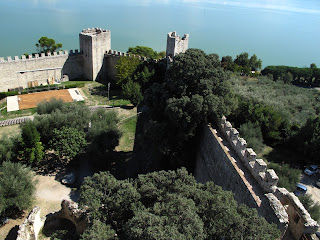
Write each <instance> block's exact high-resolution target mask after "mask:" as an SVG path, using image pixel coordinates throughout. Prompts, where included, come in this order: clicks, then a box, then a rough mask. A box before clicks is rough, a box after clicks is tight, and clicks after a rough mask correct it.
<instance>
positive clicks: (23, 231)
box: [16, 206, 44, 240]
mask: <svg viewBox="0 0 320 240" xmlns="http://www.w3.org/2000/svg"><path fill="white" fill-rule="evenodd" d="M43 224H44V219H41V218H40V207H38V206H36V207H34V208H33V209H32V211H31V212H30V213H29V216H28V217H27V219H26V220H25V221H24V223H23V224H22V225H20V226H19V230H18V235H17V238H16V239H17V240H37V239H38V234H39V232H40V230H41V228H42V226H43Z"/></svg>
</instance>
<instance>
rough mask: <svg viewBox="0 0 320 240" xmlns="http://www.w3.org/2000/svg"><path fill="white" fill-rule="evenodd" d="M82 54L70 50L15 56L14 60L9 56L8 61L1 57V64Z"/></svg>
mask: <svg viewBox="0 0 320 240" xmlns="http://www.w3.org/2000/svg"><path fill="white" fill-rule="evenodd" d="M78 54H81V53H80V52H79V50H78V49H76V50H75V51H73V50H70V52H68V51H59V52H53V53H51V52H48V53H40V54H39V53H36V54H34V55H32V54H29V55H27V56H26V55H22V56H20V57H19V56H14V57H13V58H12V57H11V56H8V57H7V59H5V58H4V57H0V63H7V62H17V61H28V60H35V59H44V58H53V57H62V56H63V57H65V56H69V55H78Z"/></svg>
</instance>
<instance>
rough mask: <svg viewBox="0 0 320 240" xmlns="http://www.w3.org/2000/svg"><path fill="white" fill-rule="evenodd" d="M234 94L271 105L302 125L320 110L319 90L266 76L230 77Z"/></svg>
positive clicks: (292, 121) (289, 119) (291, 121)
mask: <svg viewBox="0 0 320 240" xmlns="http://www.w3.org/2000/svg"><path fill="white" fill-rule="evenodd" d="M232 86H233V89H234V90H235V92H236V94H237V95H239V96H241V97H243V98H244V99H245V100H251V101H253V102H257V103H263V104H265V105H268V106H272V107H273V108H274V109H275V110H276V111H278V112H279V113H280V114H281V115H283V116H286V118H287V119H288V121H289V122H290V123H292V124H298V125H299V126H303V125H304V124H305V123H306V121H307V119H308V118H311V117H316V116H317V115H318V114H319V112H320V102H319V100H320V92H319V91H316V90H311V89H305V88H299V87H296V86H291V85H287V84H283V83H282V82H273V81H270V80H269V79H267V78H266V77H260V78H259V79H258V80H256V81H250V80H246V79H240V78H235V77H233V78H232Z"/></svg>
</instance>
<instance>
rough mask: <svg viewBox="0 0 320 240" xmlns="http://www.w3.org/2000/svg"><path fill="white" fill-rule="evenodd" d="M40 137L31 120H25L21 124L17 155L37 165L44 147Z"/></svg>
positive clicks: (42, 154)
mask: <svg viewBox="0 0 320 240" xmlns="http://www.w3.org/2000/svg"><path fill="white" fill-rule="evenodd" d="M40 138H41V137H40V134H39V132H38V130H37V128H36V125H35V123H34V122H33V121H27V122H26V123H24V124H22V125H21V141H20V146H19V149H20V150H19V157H20V158H21V159H22V160H24V161H26V162H28V164H34V165H37V164H38V163H39V162H40V161H41V160H42V158H43V156H44V147H43V146H42V142H41V141H40Z"/></svg>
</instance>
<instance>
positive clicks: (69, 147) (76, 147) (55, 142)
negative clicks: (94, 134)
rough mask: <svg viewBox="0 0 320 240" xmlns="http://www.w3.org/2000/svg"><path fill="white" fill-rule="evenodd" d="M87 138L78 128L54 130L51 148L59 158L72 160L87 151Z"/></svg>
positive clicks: (50, 143)
mask: <svg viewBox="0 0 320 240" xmlns="http://www.w3.org/2000/svg"><path fill="white" fill-rule="evenodd" d="M85 137H86V134H85V133H84V132H83V131H80V130H78V129H76V128H67V127H63V128H62V129H61V130H60V129H54V130H53V135H52V139H51V140H50V142H49V146H50V148H51V149H53V150H55V153H56V154H57V155H58V156H59V157H61V158H62V157H67V158H69V159H72V158H74V157H75V156H76V155H77V154H79V153H81V152H83V151H84V150H85V148H86V146H87V141H86V138H85Z"/></svg>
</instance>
